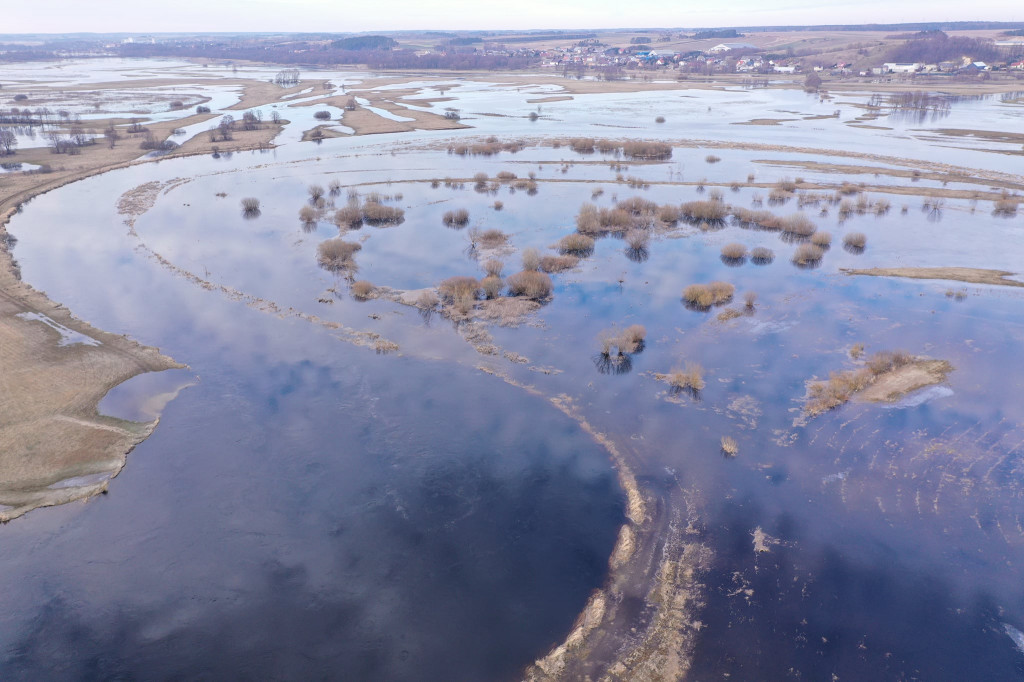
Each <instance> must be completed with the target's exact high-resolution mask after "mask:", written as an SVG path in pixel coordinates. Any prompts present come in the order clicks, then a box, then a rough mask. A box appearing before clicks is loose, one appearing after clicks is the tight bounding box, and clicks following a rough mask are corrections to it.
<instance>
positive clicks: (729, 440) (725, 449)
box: [722, 436, 740, 457]
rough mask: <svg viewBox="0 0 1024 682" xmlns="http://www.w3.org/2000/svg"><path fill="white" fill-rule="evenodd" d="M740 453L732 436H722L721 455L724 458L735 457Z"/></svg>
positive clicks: (737, 444)
mask: <svg viewBox="0 0 1024 682" xmlns="http://www.w3.org/2000/svg"><path fill="white" fill-rule="evenodd" d="M739 452H740V446H739V443H737V442H736V439H735V438H733V437H732V436H722V454H724V455H725V456H726V457H735V456H736V455H738V454H739Z"/></svg>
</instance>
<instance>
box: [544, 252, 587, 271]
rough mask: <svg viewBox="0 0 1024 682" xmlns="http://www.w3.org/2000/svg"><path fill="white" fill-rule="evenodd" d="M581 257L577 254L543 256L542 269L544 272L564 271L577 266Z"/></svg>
mask: <svg viewBox="0 0 1024 682" xmlns="http://www.w3.org/2000/svg"><path fill="white" fill-rule="evenodd" d="M579 262H580V259H579V258H577V257H576V256H542V257H541V259H540V269H541V271H542V272H550V273H554V272H563V271H565V270H571V269H573V268H574V267H576V266H577V265H578V264H579Z"/></svg>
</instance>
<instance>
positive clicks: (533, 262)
mask: <svg viewBox="0 0 1024 682" xmlns="http://www.w3.org/2000/svg"><path fill="white" fill-rule="evenodd" d="M522 263H523V270H537V269H538V268H540V251H538V250H537V249H535V248H533V247H530V248H528V249H523V256H522Z"/></svg>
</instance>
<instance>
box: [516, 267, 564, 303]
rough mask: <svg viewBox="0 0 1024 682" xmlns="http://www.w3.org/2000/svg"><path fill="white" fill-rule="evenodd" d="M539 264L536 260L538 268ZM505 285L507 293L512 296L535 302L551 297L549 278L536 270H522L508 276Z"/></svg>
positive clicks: (552, 286)
mask: <svg viewBox="0 0 1024 682" xmlns="http://www.w3.org/2000/svg"><path fill="white" fill-rule="evenodd" d="M539 264H540V263H539V259H538V266H539ZM507 284H508V291H509V293H510V294H511V295H512V296H523V297H525V298H530V299H533V300H535V301H539V300H543V299H545V298H548V297H549V296H551V291H552V289H553V288H554V285H553V284H552V283H551V278H550V277H548V275H547V274H545V273H543V272H538V271H537V270H523V271H521V272H517V273H515V274H514V275H510V276H509V278H508V280H507Z"/></svg>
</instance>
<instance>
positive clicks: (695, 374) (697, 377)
mask: <svg viewBox="0 0 1024 682" xmlns="http://www.w3.org/2000/svg"><path fill="white" fill-rule="evenodd" d="M656 376H657V377H658V378H659V379H663V380H664V381H666V382H668V385H669V386H671V387H672V388H673V389H674V390H675V391H677V392H678V391H688V392H690V393H693V394H696V393H698V392H700V391H701V390H703V389H704V368H703V367H701V366H700V365H699V364H698V363H696V362H687V363H686V365H685V366H684V367H683V369H674V370H672V371H671V372H669V373H668V374H662V375H656Z"/></svg>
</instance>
